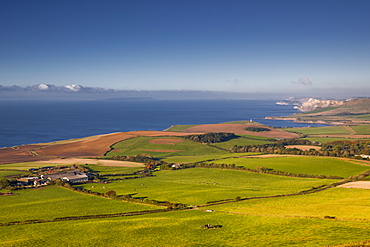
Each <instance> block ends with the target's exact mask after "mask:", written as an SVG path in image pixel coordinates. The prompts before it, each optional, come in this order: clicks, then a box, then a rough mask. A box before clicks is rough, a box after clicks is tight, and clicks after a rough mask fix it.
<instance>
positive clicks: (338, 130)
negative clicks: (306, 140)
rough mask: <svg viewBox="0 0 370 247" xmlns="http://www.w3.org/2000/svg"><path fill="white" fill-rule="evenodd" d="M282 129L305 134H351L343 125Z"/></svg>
mask: <svg viewBox="0 0 370 247" xmlns="http://www.w3.org/2000/svg"><path fill="white" fill-rule="evenodd" d="M284 130H286V131H294V132H299V133H302V134H305V135H333V134H340V135H349V134H351V133H350V132H349V131H348V130H347V129H346V128H345V127H343V126H326V127H304V128H284Z"/></svg>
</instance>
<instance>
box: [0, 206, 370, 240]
mask: <svg viewBox="0 0 370 247" xmlns="http://www.w3.org/2000/svg"><path fill="white" fill-rule="evenodd" d="M206 224H214V225H221V226H222V227H221V228H219V229H203V228H202V227H201V226H203V225H206ZM369 234H370V226H369V224H368V222H362V221H335V220H323V219H315V218H296V217H260V216H250V215H242V214H232V213H222V212H211V213H208V212H202V211H200V210H192V211H178V212H167V213H157V214H151V215H141V216H132V217H121V218H111V219H94V220H79V221H67V222H54V223H43V224H36V225H14V226H7V227H1V231H0V239H2V242H1V243H0V246H60V245H61V243H63V244H65V245H67V246H73V247H74V246H129V247H133V246H135V247H136V246H157V247H159V246H161V247H162V246H194V247H195V246H250V247H254V246H310V247H311V246H324V245H331V244H336V243H347V242H354V241H360V240H365V239H368V236H369Z"/></svg>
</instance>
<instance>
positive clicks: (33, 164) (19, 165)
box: [0, 162, 56, 170]
mask: <svg viewBox="0 0 370 247" xmlns="http://www.w3.org/2000/svg"><path fill="white" fill-rule="evenodd" d="M44 166H56V164H47V163H40V162H21V163H10V164H2V165H0V169H15V170H28V169H30V168H40V167H44Z"/></svg>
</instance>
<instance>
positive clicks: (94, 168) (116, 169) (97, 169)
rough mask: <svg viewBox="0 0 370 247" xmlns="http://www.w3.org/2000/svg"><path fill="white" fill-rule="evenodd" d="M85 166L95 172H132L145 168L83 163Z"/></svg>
mask: <svg viewBox="0 0 370 247" xmlns="http://www.w3.org/2000/svg"><path fill="white" fill-rule="evenodd" d="M83 166H84V167H86V168H88V169H90V170H91V171H92V172H94V173H99V174H101V175H104V174H118V173H119V174H121V173H126V174H131V173H134V172H137V171H140V170H143V167H122V166H100V165H91V164H88V165H83Z"/></svg>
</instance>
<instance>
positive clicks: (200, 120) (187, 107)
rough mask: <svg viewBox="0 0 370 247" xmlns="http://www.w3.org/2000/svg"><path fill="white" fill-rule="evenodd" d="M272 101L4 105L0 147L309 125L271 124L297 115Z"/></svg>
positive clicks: (1, 106)
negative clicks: (226, 126)
mask: <svg viewBox="0 0 370 247" xmlns="http://www.w3.org/2000/svg"><path fill="white" fill-rule="evenodd" d="M295 112H296V110H294V109H293V106H281V105H276V104H275V101H266V100H263V101H262V100H261V101H259V100H205V101H195V100H194V101H169V100H163V101H162V100H147V101H140V100H137V101H73V102H45V101H0V147H10V146H15V145H21V144H30V143H40V142H50V141H57V140H65V139H72V138H79V137H86V136H91V135H97V134H106V133H112V132H120V131H131V130H164V129H166V128H168V127H170V126H171V125H175V124H209V123H220V122H228V121H236V120H250V119H253V120H255V121H256V122H260V123H263V124H266V125H270V126H274V127H300V126H307V125H306V124H297V123H291V122H288V121H278V120H266V119H263V118H264V117H265V116H284V115H290V114H293V113H295Z"/></svg>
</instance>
